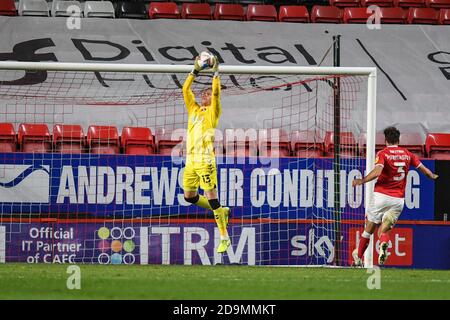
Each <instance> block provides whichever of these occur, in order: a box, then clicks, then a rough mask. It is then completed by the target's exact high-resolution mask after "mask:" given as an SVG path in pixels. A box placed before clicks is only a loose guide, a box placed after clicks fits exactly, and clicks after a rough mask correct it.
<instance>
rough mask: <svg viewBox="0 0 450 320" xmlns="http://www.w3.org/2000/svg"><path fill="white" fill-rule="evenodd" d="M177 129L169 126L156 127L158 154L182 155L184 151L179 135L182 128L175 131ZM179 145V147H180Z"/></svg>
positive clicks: (181, 138)
mask: <svg viewBox="0 0 450 320" xmlns="http://www.w3.org/2000/svg"><path fill="white" fill-rule="evenodd" d="M177 132H178V131H177V130H172V129H169V128H161V127H158V128H156V132H155V139H156V145H157V148H158V154H160V155H173V156H182V155H183V152H184V139H183V135H181V132H182V130H180V131H179V133H177ZM180 145H181V147H180Z"/></svg>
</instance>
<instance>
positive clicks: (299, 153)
mask: <svg viewBox="0 0 450 320" xmlns="http://www.w3.org/2000/svg"><path fill="white" fill-rule="evenodd" d="M291 149H292V154H293V155H294V156H296V157H299V158H320V157H323V151H324V143H323V138H321V137H320V136H319V134H318V133H316V132H315V131H308V130H295V131H292V133H291Z"/></svg>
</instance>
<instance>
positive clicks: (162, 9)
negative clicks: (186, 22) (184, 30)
mask: <svg viewBox="0 0 450 320" xmlns="http://www.w3.org/2000/svg"><path fill="white" fill-rule="evenodd" d="M148 16H149V18H150V19H180V10H178V6H177V4H176V3H175V2H151V3H150V6H149V8H148Z"/></svg>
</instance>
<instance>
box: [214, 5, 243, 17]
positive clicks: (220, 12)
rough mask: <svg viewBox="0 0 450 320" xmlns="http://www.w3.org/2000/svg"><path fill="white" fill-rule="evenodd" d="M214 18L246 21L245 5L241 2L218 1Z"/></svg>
mask: <svg viewBox="0 0 450 320" xmlns="http://www.w3.org/2000/svg"><path fill="white" fill-rule="evenodd" d="M214 19H215V20H235V21H244V20H245V14H244V7H242V6H241V5H240V4H228V3H218V4H216V6H215V8H214Z"/></svg>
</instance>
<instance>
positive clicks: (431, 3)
mask: <svg viewBox="0 0 450 320" xmlns="http://www.w3.org/2000/svg"><path fill="white" fill-rule="evenodd" d="M425 5H426V6H427V7H429V8H434V9H450V0H425Z"/></svg>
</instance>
